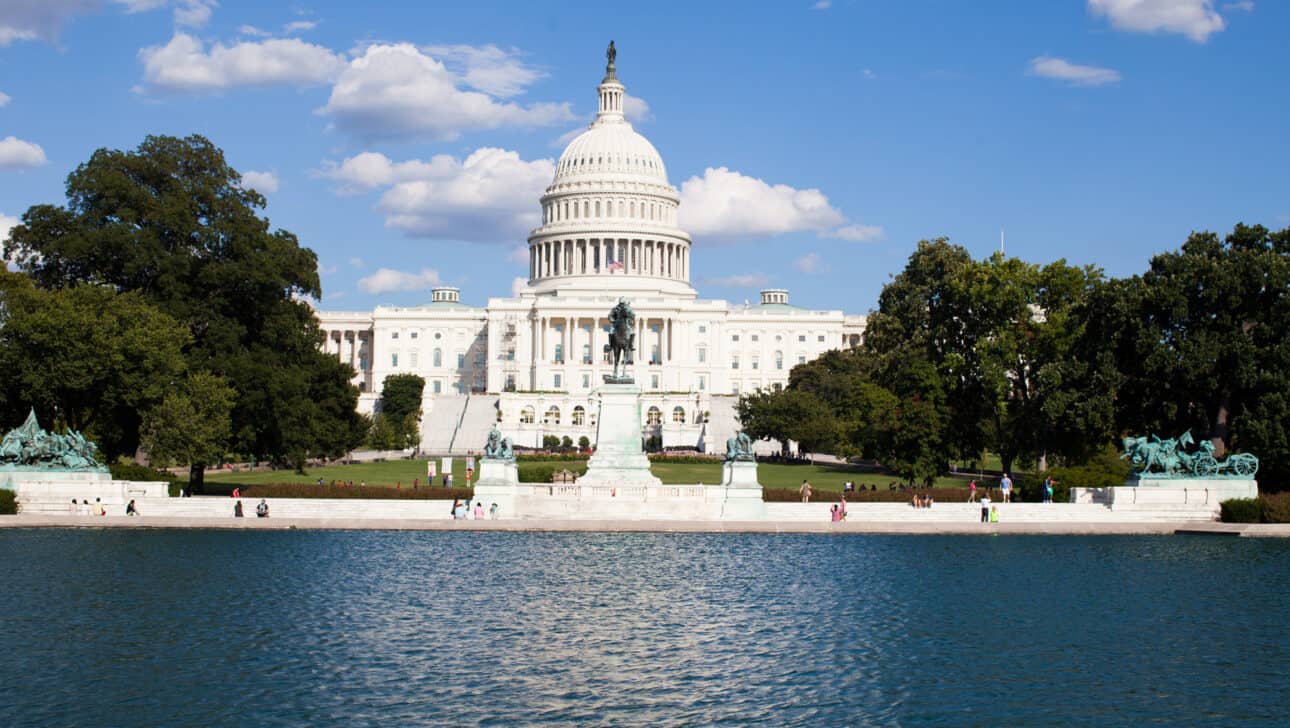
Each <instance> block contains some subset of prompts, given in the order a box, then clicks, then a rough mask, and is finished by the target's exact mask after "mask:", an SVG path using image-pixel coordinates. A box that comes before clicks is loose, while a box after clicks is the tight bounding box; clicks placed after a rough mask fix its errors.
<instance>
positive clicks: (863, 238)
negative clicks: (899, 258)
mask: <svg viewBox="0 0 1290 728" xmlns="http://www.w3.org/2000/svg"><path fill="white" fill-rule="evenodd" d="M885 234H886V232H885V231H883V229H882V227H881V226H879V225H861V224H859V223H854V224H851V225H843V226H842V227H840V228H838V229H837V230H832V231H830V232H828V233H826V234H825V235H824V237H828V238H837V239H838V240H851V241H854V242H858V243H864V242H868V241H870V240H882V236H883V235H885Z"/></svg>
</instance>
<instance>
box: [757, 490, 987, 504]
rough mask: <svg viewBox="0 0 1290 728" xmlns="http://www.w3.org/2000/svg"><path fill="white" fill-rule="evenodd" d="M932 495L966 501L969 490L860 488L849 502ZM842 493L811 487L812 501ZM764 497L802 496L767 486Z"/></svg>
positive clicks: (779, 500) (896, 500) (849, 496)
mask: <svg viewBox="0 0 1290 728" xmlns="http://www.w3.org/2000/svg"><path fill="white" fill-rule="evenodd" d="M915 493H918V494H920V495H925V496H926V495H930V496H931V497H932V499H933V500H935V501H936V502H937V503H966V502H967V499H968V491H967V489H966V488H919V489H917V490H887V489H886V488H884V489H882V490H858V491H856V492H854V493H847V494H846V495H847V502H848V503H909V502H910V501H911V500H913V498H914V494H915ZM840 495H842V490H841V489H837V490H832V489H828V490H826V489H823V488H812V489H811V501H812V502H817V503H828V502H830V501H836V500H837V499H838V496H840ZM762 497H763V498H764V499H765V501H766V502H767V503H799V502H801V500H802V496H801V494H800V493H798V491H797V489H796V488H766V489H764V490H763V491H762Z"/></svg>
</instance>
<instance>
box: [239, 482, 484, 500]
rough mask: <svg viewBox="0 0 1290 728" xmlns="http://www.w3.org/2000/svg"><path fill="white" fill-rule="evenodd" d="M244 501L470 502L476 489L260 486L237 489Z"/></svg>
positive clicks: (294, 484)
mask: <svg viewBox="0 0 1290 728" xmlns="http://www.w3.org/2000/svg"><path fill="white" fill-rule="evenodd" d="M237 487H239V488H240V490H239V491H238V495H239V497H241V498H371V499H375V500H452V499H454V498H461V499H465V500H469V499H470V498H471V497H473V496H474V494H475V489H474V488H417V489H415V490H414V489H412V488H402V489H395V488H386V487H382V486H379V485H354V486H349V485H347V486H344V487H340V486H337V487H332V486H330V485H318V484H317V483H259V484H255V485H243V486H237Z"/></svg>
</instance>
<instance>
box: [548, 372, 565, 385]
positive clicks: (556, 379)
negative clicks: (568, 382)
mask: <svg viewBox="0 0 1290 728" xmlns="http://www.w3.org/2000/svg"><path fill="white" fill-rule="evenodd" d="M563 379H564V378H563V377H561V376H560V375H559V374H556V375H553V376H552V377H551V384H552V385H553V386H552V388H553V389H559V388H560V385H562V384H563V383H564V382H563Z"/></svg>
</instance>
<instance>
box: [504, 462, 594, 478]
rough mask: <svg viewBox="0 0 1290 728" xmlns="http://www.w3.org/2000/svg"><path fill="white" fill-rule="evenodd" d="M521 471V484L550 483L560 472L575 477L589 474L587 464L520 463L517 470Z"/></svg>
mask: <svg viewBox="0 0 1290 728" xmlns="http://www.w3.org/2000/svg"><path fill="white" fill-rule="evenodd" d="M516 469H517V470H518V471H519V477H520V482H521V483H550V482H551V476H552V475H554V474H555V472H556V471H558V470H568V471H569V472H571V473H573V474H574V476H575V477H576V476H581V475H582V474H583V473H585V472H587V463H586V462H585V461H584V462H582V463H576V462H557V463H519V465H518V467H517V468H516Z"/></svg>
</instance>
